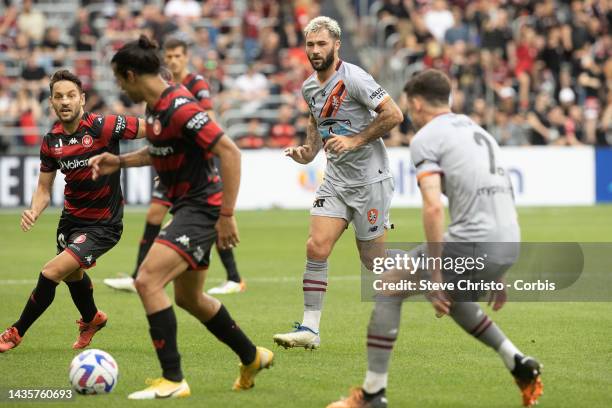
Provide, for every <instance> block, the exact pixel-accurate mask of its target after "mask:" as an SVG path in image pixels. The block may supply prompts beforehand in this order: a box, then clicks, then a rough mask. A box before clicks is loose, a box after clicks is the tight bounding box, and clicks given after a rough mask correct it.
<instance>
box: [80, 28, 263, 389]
mask: <svg viewBox="0 0 612 408" xmlns="http://www.w3.org/2000/svg"><path fill="white" fill-rule="evenodd" d="M111 64H112V68H113V71H114V74H115V77H116V79H117V81H118V83H119V86H120V87H121V88H122V89H123V90H124V91H125V92H126V94H127V95H128V96H129V97H130V99H132V100H133V101H134V102H136V103H139V102H143V101H145V102H146V103H147V116H146V137H147V139H148V141H149V143H150V146H149V147H146V148H144V149H141V150H138V151H136V152H133V153H128V154H125V155H122V156H116V155H112V154H109V153H106V154H103V155H101V156H97V157H95V158H92V159H91V160H90V165H91V166H92V168H93V175H94V178H98V177H101V176H103V175H106V174H111V173H114V172H116V171H117V170H119V168H121V167H139V166H147V165H153V167H154V168H155V170H156V171H157V174H158V175H159V178H160V181H161V182H162V184H163V185H164V186H166V187H167V189H168V192H167V195H168V199H169V200H170V201H171V203H172V207H171V209H170V212H171V213H172V215H173V218H172V221H171V222H170V223H169V224H167V225H166V226H165V227H164V228H163V229H162V230H161V231H160V233H159V235H158V236H157V238H156V239H155V242H154V243H153V245H152V246H151V249H150V250H149V252H148V253H147V255H146V257H145V259H144V261H143V262H142V264H141V265H140V269H139V271H138V276H137V278H136V281H135V285H136V289H137V291H138V294H139V295H140V298H141V300H142V303H143V306H144V308H145V312H146V314H147V320H148V322H149V332H150V335H151V339H152V340H153V345H154V346H155V350H156V352H157V357H158V359H159V361H160V364H161V367H162V370H163V375H162V377H161V378H158V379H156V380H153V381H152V382H151V383H150V386H149V387H147V388H145V389H144V390H142V391H137V392H134V393H132V394H130V395H129V396H128V398H130V399H155V398H178V397H186V396H189V395H190V394H191V391H190V389H189V385H188V384H187V381H186V380H185V378H184V377H183V373H182V370H181V362H180V355H179V352H178V347H177V339H176V331H177V324H176V316H175V313H174V309H173V307H172V303H171V301H170V299H169V298H168V296H167V295H166V292H165V291H164V288H165V286H166V285H167V284H168V283H169V282H174V298H175V299H176V304H177V305H178V306H179V307H181V308H183V309H185V310H186V311H188V312H189V313H190V314H191V315H193V316H194V317H196V318H197V319H198V320H199V321H200V322H202V324H204V326H206V328H207V329H208V330H209V331H210V332H211V333H212V334H214V335H215V337H217V338H218V339H219V340H220V341H222V342H223V343H225V344H226V345H228V346H229V347H230V348H231V349H232V350H233V351H234V352H235V353H236V354H237V355H238V356H239V357H240V361H241V363H242V364H241V365H240V375H239V376H238V378H237V379H236V381H235V382H234V385H233V389H234V390H246V389H249V388H251V387H253V385H254V378H255V375H257V373H258V372H259V371H261V369H263V368H269V367H270V366H271V365H272V361H273V358H274V355H273V353H272V352H271V351H269V350H267V349H265V348H263V347H255V346H254V345H253V343H251V341H250V340H249V338H248V337H247V336H246V335H245V334H244V332H243V331H242V330H241V329H240V327H239V326H238V325H237V324H236V323H235V322H234V320H233V319H232V318H231V316H230V315H229V313H228V311H227V310H226V309H225V307H224V306H223V305H222V304H221V303H220V302H219V301H218V300H217V299H215V298H212V297H210V296H208V295H206V294H204V293H202V286H203V285H204V280H205V276H206V275H205V274H206V269H207V268H208V264H209V257H210V249H211V247H212V245H213V243H214V242H215V240H217V242H218V245H220V247H221V248H222V249H223V248H231V247H233V246H235V245H237V244H238V242H239V239H238V228H237V226H236V220H235V218H234V206H235V204H236V198H237V195H238V187H239V184H240V151H239V150H238V148H237V147H236V145H235V144H234V143H233V142H232V140H231V139H230V138H229V137H228V136H226V135H224V133H223V131H222V130H221V128H219V126H218V125H217V124H216V123H215V122H214V121H212V120H211V119H210V118H209V117H208V115H207V114H206V112H205V111H204V110H203V109H202V107H201V106H200V105H199V104H198V102H197V101H196V100H195V99H194V98H193V97H192V95H191V94H190V93H189V91H187V89H185V88H184V87H183V86H181V85H169V84H168V83H166V81H165V80H164V79H163V78H162V76H161V74H160V71H161V69H162V67H161V59H160V57H159V56H158V54H157V46H156V45H155V44H153V43H152V42H151V41H150V40H149V39H148V38H147V37H146V36H141V37H140V39H139V40H137V41H132V42H129V43H127V44H126V45H124V46H123V47H122V48H121V49H120V50H119V51H117V53H116V54H115V55H114V56H113V58H112V60H111ZM213 155H215V156H218V157H219V158H220V159H221V176H222V178H223V187H222V185H221V180H220V179H219V177H218V175H217V171H216V169H215V167H214V165H213V163H212V160H211V159H212V156H213Z"/></svg>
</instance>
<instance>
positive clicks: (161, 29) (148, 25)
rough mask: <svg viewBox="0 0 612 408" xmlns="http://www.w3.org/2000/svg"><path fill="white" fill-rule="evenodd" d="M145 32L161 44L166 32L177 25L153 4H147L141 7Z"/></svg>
mask: <svg viewBox="0 0 612 408" xmlns="http://www.w3.org/2000/svg"><path fill="white" fill-rule="evenodd" d="M142 18H143V20H144V26H143V27H142V28H143V29H144V30H145V33H146V34H148V35H149V36H150V37H152V38H154V39H155V41H157V43H158V44H163V43H164V39H165V38H166V36H167V35H168V34H171V33H173V32H175V31H176V30H177V29H178V26H177V25H176V24H175V23H174V22H173V21H172V20H171V19H169V18H168V17H167V16H166V15H165V14H164V13H162V12H161V10H160V9H159V7H157V6H156V5H154V4H147V5H145V6H144V7H143V8H142Z"/></svg>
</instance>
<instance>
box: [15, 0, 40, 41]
mask: <svg viewBox="0 0 612 408" xmlns="http://www.w3.org/2000/svg"><path fill="white" fill-rule="evenodd" d="M45 26H46V18H45V15H44V14H43V13H41V12H40V11H38V10H36V9H35V8H34V6H33V2H32V0H23V3H22V5H21V11H20V12H19V15H18V17H17V27H18V28H19V31H21V32H22V33H25V34H26V35H27V36H28V37H29V38H30V39H31V40H33V41H34V42H36V43H37V44H39V43H40V42H41V41H42V38H43V35H44V33H45Z"/></svg>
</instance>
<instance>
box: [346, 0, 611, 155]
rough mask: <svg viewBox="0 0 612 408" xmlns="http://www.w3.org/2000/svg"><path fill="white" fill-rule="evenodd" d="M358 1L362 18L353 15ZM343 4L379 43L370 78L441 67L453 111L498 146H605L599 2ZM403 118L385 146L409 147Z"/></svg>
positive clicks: (602, 6)
mask: <svg viewBox="0 0 612 408" xmlns="http://www.w3.org/2000/svg"><path fill="white" fill-rule="evenodd" d="M364 4H365V6H367V10H368V13H369V15H366V14H365V13H362V11H363V8H364ZM353 5H354V11H355V12H356V13H357V14H360V12H361V14H363V15H362V17H361V21H362V23H363V24H367V22H368V21H370V26H371V27H372V29H371V30H370V31H369V32H368V34H369V39H362V41H363V42H366V43H367V42H368V41H370V47H371V48H374V47H378V48H379V49H384V50H385V52H383V53H382V54H380V53H379V55H378V58H377V59H378V62H377V64H375V66H373V67H371V70H372V73H373V74H374V75H375V76H376V75H383V73H384V72H387V73H388V72H389V71H393V70H395V71H398V72H399V73H400V74H404V75H399V77H400V80H402V81H403V80H405V79H404V78H405V77H406V76H408V75H409V73H411V72H414V71H416V70H418V69H420V68H430V67H432V68H437V69H441V70H443V71H445V72H446V73H448V74H449V75H450V76H451V77H452V79H453V88H454V89H453V98H452V99H453V100H452V105H453V110H454V111H455V112H464V113H466V114H468V115H470V116H471V117H472V118H473V119H474V120H475V121H476V122H477V123H479V124H481V125H482V126H483V127H485V128H486V129H487V130H488V131H489V132H491V134H493V135H494V136H495V137H496V139H497V140H498V141H499V142H500V144H502V145H512V146H522V145H580V144H589V145H612V92H610V88H611V87H612V58H611V54H612V38H611V36H610V34H611V33H610V28H611V27H612V8H611V3H610V2H609V1H607V0H473V1H466V0H450V1H444V0H383V1H360V0H355V1H353ZM373 16H375V19H374V21H372V18H373ZM356 33H359V31H357V32H356ZM371 39H374V40H373V41H372V40H371ZM405 67H407V68H405ZM397 86H398V87H400V88H401V84H400V83H398V84H397ZM408 125H409V123H405V124H404V126H402V128H403V129H402V130H401V131H398V132H396V133H395V134H394V135H393V137H392V141H391V142H390V143H391V144H409V142H410V137H411V132H410V131H409V126H408Z"/></svg>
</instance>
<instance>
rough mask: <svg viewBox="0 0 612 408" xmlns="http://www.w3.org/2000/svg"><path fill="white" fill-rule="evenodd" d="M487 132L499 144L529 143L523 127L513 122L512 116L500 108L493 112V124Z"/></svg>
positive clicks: (522, 144)
mask: <svg viewBox="0 0 612 408" xmlns="http://www.w3.org/2000/svg"><path fill="white" fill-rule="evenodd" d="M489 133H491V135H492V136H493V137H494V138H495V140H497V143H499V144H500V146H526V145H528V144H529V141H528V139H527V135H526V134H525V131H524V130H523V128H522V127H521V126H520V125H519V124H517V123H515V122H513V120H512V117H511V116H510V115H509V114H508V113H506V112H504V111H502V110H499V111H497V112H496V113H495V124H494V125H493V126H492V127H491V128H489Z"/></svg>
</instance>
